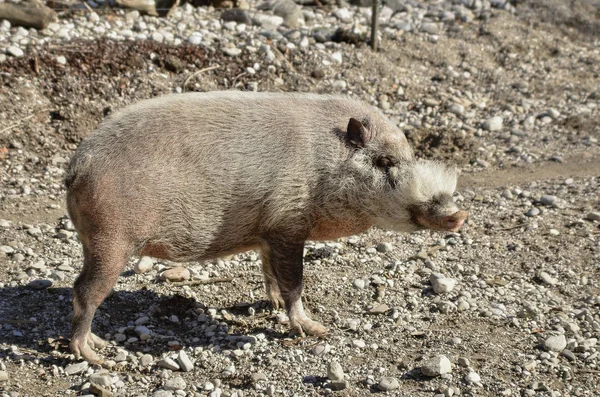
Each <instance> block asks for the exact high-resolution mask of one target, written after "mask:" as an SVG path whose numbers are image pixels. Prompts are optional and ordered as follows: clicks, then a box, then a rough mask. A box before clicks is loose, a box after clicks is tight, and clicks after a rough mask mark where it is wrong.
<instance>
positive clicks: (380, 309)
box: [369, 303, 390, 314]
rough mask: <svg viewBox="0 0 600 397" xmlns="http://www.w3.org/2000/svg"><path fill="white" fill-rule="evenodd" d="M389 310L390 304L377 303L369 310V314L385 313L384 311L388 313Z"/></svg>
mask: <svg viewBox="0 0 600 397" xmlns="http://www.w3.org/2000/svg"><path fill="white" fill-rule="evenodd" d="M388 310H390V307H389V306H388V305H386V304H385V303H382V304H380V305H377V306H375V307H373V308H371V309H370V310H369V314H384V313H387V311H388Z"/></svg>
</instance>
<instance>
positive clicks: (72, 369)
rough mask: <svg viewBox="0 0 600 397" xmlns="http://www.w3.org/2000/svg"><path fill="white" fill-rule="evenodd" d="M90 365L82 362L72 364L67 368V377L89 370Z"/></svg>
mask: <svg viewBox="0 0 600 397" xmlns="http://www.w3.org/2000/svg"><path fill="white" fill-rule="evenodd" d="M88 366H89V364H88V362H87V361H82V362H80V363H77V364H70V365H67V366H66V367H65V374H67V375H76V374H79V373H81V372H83V371H85V370H86V369H87V368H88Z"/></svg>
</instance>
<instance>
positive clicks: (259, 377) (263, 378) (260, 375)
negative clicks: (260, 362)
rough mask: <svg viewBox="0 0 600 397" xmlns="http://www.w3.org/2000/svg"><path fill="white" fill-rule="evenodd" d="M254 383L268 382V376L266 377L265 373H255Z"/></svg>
mask: <svg viewBox="0 0 600 397" xmlns="http://www.w3.org/2000/svg"><path fill="white" fill-rule="evenodd" d="M252 381H253V382H254V383H258V382H266V381H267V375H265V374H264V373H263V372H255V373H253V374H252Z"/></svg>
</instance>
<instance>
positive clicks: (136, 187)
mask: <svg viewBox="0 0 600 397" xmlns="http://www.w3.org/2000/svg"><path fill="white" fill-rule="evenodd" d="M65 185H66V187H67V207H68V212H69V215H70V217H71V219H72V221H73V224H74V225H75V227H76V229H77V231H78V233H79V236H80V239H81V242H82V245H83V254H84V263H83V270H82V272H81V274H80V275H79V277H78V278H77V280H76V281H75V285H74V290H73V304H74V312H73V319H72V329H71V345H70V346H71V349H72V351H73V352H74V353H75V355H76V356H83V357H84V358H85V359H86V360H88V361H90V362H100V361H101V360H100V359H99V357H98V356H97V355H96V353H95V352H94V350H93V348H97V347H100V346H103V341H102V340H101V339H100V338H98V337H97V336H95V335H94V334H92V333H91V323H92V318H93V316H94V313H95V311H96V309H97V308H98V306H99V305H100V304H101V302H102V301H103V300H104V298H105V297H106V295H107V294H108V293H109V292H110V290H111V289H112V287H113V286H114V285H115V283H116V281H117V277H118V276H119V274H120V273H121V272H122V270H123V268H124V266H125V264H126V262H127V260H128V258H129V257H130V255H146V256H152V257H155V258H160V259H167V260H172V261H180V262H186V261H201V260H205V259H209V258H214V257H218V256H223V255H227V254H232V253H236V252H242V251H246V250H251V249H256V250H259V251H260V252H261V259H262V270H263V273H264V278H265V285H266V292H267V295H268V296H269V298H270V299H271V301H272V302H273V305H274V306H275V307H279V306H284V307H285V308H286V309H287V312H288V315H289V318H290V324H291V326H292V328H293V329H295V330H296V331H298V332H302V331H305V332H307V333H310V334H324V333H326V332H327V329H326V328H325V327H324V326H323V325H321V324H319V323H318V322H316V321H313V320H312V319H310V318H309V317H308V316H307V315H306V313H305V311H304V308H303V307H302V302H301V300H300V295H301V293H302V271H303V264H302V260H303V258H302V254H303V248H304V242H305V241H306V240H329V239H336V238H339V237H343V236H348V235H352V234H357V233H361V232H363V231H365V230H367V229H368V228H370V227H371V226H373V225H376V226H380V227H383V228H388V229H392V230H397V231H407V232H409V231H413V230H419V229H424V228H430V229H438V230H452V231H454V230H458V229H459V228H460V227H461V225H462V223H463V222H464V220H465V217H466V213H465V212H464V211H459V210H458V208H457V207H456V205H455V204H454V202H453V200H452V194H453V192H454V189H455V186H456V173H455V171H454V170H453V169H449V168H446V167H445V166H444V165H442V164H439V163H435V162H429V161H417V160H415V158H414V157H413V153H412V150H411V148H410V147H409V145H408V143H407V141H406V138H405V136H404V135H403V134H402V132H400V131H399V130H398V129H397V128H396V127H395V126H394V125H392V124H391V123H390V122H389V121H388V120H387V119H386V117H385V116H384V115H383V114H381V113H380V112H379V111H378V110H376V109H374V108H372V107H371V106H368V105H366V104H364V103H362V102H359V101H356V100H352V99H348V98H344V97H335V96H320V95H312V94H299V93H296V94H276V93H251V92H237V91H224V92H211V93H190V94H180V95H168V96H163V97H159V98H155V99H150V100H145V101H142V102H139V103H137V104H135V105H132V106H129V107H126V108H125V109H123V110H121V111H120V112H117V113H115V114H113V115H111V116H110V117H108V118H107V119H106V120H105V121H104V122H103V123H102V124H101V125H100V127H99V128H98V130H97V131H96V132H95V133H93V134H92V135H90V136H89V137H87V138H86V139H84V140H83V141H82V142H81V144H80V146H79V148H78V149H77V150H76V152H75V153H74V155H73V157H72V159H71V162H70V164H69V167H68V170H67V174H66V178H65Z"/></svg>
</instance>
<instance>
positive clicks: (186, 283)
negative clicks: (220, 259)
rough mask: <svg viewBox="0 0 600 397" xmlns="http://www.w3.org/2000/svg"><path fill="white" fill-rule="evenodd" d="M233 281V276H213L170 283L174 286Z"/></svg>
mask: <svg viewBox="0 0 600 397" xmlns="http://www.w3.org/2000/svg"><path fill="white" fill-rule="evenodd" d="M232 281H233V277H215V278H209V279H208V280H194V281H182V282H180V283H170V285H174V286H176V287H179V286H183V285H206V284H218V283H230V282H232Z"/></svg>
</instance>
